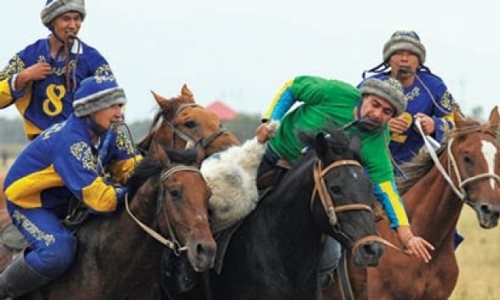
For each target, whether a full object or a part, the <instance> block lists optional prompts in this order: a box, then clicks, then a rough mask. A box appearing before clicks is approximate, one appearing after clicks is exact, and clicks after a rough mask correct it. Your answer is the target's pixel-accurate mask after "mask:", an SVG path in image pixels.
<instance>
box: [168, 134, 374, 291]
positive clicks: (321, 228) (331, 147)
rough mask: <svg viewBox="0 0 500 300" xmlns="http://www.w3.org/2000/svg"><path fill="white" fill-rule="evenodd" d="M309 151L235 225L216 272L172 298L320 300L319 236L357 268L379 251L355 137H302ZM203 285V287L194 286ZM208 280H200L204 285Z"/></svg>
mask: <svg viewBox="0 0 500 300" xmlns="http://www.w3.org/2000/svg"><path fill="white" fill-rule="evenodd" d="M300 137H301V139H302V140H303V141H304V142H305V143H306V144H308V145H311V146H312V150H314V151H309V152H308V153H307V154H306V155H304V157H302V158H301V159H300V160H299V161H298V162H297V163H296V164H295V165H294V166H293V167H292V168H291V169H290V170H289V171H288V172H287V173H286V174H285V175H284V177H283V178H282V180H281V182H280V184H279V185H278V186H276V187H275V189H274V191H273V192H272V193H270V194H269V195H268V196H267V197H265V198H264V199H262V200H261V202H260V203H259V205H258V206H257V208H256V209H255V210H254V211H253V212H252V213H251V214H250V215H249V216H248V217H247V218H246V219H245V220H244V221H243V222H242V223H241V225H240V226H239V228H238V229H237V230H236V232H235V234H234V236H233V237H232V240H231V241H230V243H229V245H228V248H227V250H226V254H225V257H224V261H223V265H222V268H221V271H220V274H217V272H215V271H212V272H210V277H209V278H210V284H209V285H206V284H205V286H203V285H202V284H201V283H200V284H198V286H197V288H195V289H194V290H192V291H191V292H189V293H185V294H181V295H179V296H178V297H177V298H178V299H217V300H225V299H232V300H236V299H238V300H240V299H241V300H245V299H318V297H319V284H318V276H317V272H318V264H319V260H320V257H321V253H322V252H321V251H322V234H328V235H330V236H333V237H335V238H336V239H337V240H339V241H340V242H341V243H342V244H343V246H344V247H346V248H347V249H351V250H352V252H353V255H354V257H355V260H356V262H357V264H358V265H360V266H374V265H377V264H378V260H379V258H380V256H381V255H382V253H383V245H382V243H380V242H379V241H380V240H379V237H378V235H377V231H376V227H375V220H374V215H373V211H372V206H373V204H374V198H373V196H372V187H373V184H372V183H371V181H370V180H369V179H368V178H367V176H366V175H365V173H364V171H363V168H362V167H361V165H360V164H359V163H358V161H359V149H360V143H359V138H357V137H354V138H353V139H352V140H351V141H349V138H348V137H347V136H346V135H345V134H344V132H343V131H342V130H340V129H339V130H336V131H335V132H332V133H331V135H330V137H328V138H326V137H325V136H324V135H323V134H318V135H316V136H314V135H311V134H300ZM200 282H201V281H200ZM205 282H206V281H205Z"/></svg>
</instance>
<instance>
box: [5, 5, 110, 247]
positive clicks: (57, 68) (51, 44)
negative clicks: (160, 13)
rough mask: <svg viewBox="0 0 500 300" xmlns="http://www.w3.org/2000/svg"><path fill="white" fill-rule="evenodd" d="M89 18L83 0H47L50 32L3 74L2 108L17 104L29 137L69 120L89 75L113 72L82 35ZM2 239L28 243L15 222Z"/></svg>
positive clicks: (14, 244)
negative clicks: (77, 89) (81, 28)
mask: <svg viewBox="0 0 500 300" xmlns="http://www.w3.org/2000/svg"><path fill="white" fill-rule="evenodd" d="M85 16H86V10H85V2H84V0H48V1H47V4H46V6H45V8H43V10H42V12H41V19H42V23H43V24H44V25H45V26H46V27H47V28H48V29H49V30H50V32H51V34H50V35H49V36H48V37H47V38H43V39H39V40H37V41H36V42H34V43H33V44H31V45H28V46H27V47H26V48H25V49H23V50H21V51H19V52H18V53H17V54H15V55H14V56H13V57H12V58H11V59H10V61H9V62H8V64H7V66H6V67H5V68H4V70H3V71H1V72H0V109H3V108H6V107H8V106H10V105H12V104H15V105H16V107H17V109H18V111H19V113H20V114H21V116H22V118H23V120H24V132H25V135H26V137H27V139H28V140H30V141H31V140H33V139H34V138H35V137H36V136H37V135H38V134H40V132H42V131H43V130H45V129H46V128H48V127H49V126H51V125H52V124H54V123H57V122H61V121H64V120H66V119H67V118H68V116H69V115H70V114H71V112H72V111H73V106H72V102H73V99H74V91H75V90H76V88H77V87H78V86H79V85H80V82H81V81H82V80H83V79H84V78H86V77H90V76H94V75H96V76H113V73H112V71H111V68H110V66H109V64H108V62H107V61H106V59H105V58H104V57H103V56H102V55H101V54H100V53H99V51H97V50H96V49H95V48H92V47H91V46H89V45H87V44H86V43H83V42H82V41H81V40H80V39H78V38H77V35H78V33H79V31H80V27H81V25H82V21H83V20H84V19H85ZM0 241H1V242H2V243H3V244H4V245H5V246H7V247H8V248H10V249H17V250H20V249H23V248H24V247H25V246H26V243H25V241H24V239H22V237H21V235H20V234H19V232H18V231H17V230H16V229H15V227H14V226H12V224H11V223H9V224H8V225H6V226H5V227H4V228H1V229H0Z"/></svg>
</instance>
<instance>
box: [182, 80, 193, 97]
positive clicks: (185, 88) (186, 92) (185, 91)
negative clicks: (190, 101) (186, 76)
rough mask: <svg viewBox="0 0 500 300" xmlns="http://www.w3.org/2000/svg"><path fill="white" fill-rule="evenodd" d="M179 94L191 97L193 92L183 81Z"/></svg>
mask: <svg viewBox="0 0 500 300" xmlns="http://www.w3.org/2000/svg"><path fill="white" fill-rule="evenodd" d="M181 96H183V97H188V98H193V93H192V92H191V90H190V89H189V88H188V86H187V84H185V83H184V84H183V85H182V88H181Z"/></svg>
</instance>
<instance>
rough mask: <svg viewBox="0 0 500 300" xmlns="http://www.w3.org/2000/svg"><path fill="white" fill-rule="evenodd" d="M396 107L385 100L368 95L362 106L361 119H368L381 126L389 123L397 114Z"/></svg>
mask: <svg viewBox="0 0 500 300" xmlns="http://www.w3.org/2000/svg"><path fill="white" fill-rule="evenodd" d="M395 112H396V110H395V109H394V107H393V106H392V105H391V104H390V103H389V102H387V101H386V100H385V99H384V98H382V97H380V96H377V95H373V94H366V95H365V96H364V98H363V104H362V105H361V111H360V113H361V118H362V119H364V118H367V119H370V120H371V121H375V122H377V123H379V124H385V123H387V122H388V121H389V120H390V119H391V118H392V117H393V116H394V114H395Z"/></svg>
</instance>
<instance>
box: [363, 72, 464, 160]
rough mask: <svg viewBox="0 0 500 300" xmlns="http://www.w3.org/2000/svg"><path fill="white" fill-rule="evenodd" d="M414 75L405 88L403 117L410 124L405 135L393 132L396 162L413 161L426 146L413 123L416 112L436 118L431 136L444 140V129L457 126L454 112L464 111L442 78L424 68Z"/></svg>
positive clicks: (393, 153)
mask: <svg viewBox="0 0 500 300" xmlns="http://www.w3.org/2000/svg"><path fill="white" fill-rule="evenodd" d="M389 76H390V75H389V73H381V74H377V75H374V76H373V77H375V78H378V79H382V80H384V79H386V78H389ZM415 77H416V78H415V81H414V82H413V84H412V85H411V86H409V87H405V88H404V89H403V92H404V94H405V96H406V100H407V101H408V105H407V107H406V111H405V112H404V113H403V114H402V117H403V118H406V119H407V120H408V121H409V123H410V126H409V127H408V129H407V130H406V131H405V132H403V133H402V134H397V133H393V134H391V142H390V144H389V148H390V150H391V154H392V156H393V157H394V160H395V162H396V163H397V164H401V163H404V162H407V161H410V160H411V159H412V158H413V157H414V156H415V155H416V154H418V152H419V151H420V149H421V148H422V146H423V145H424V140H423V138H422V136H421V135H420V133H419V132H418V131H417V129H416V128H415V126H414V125H415V118H414V116H415V114H416V113H419V112H420V113H424V114H426V115H428V116H430V117H431V118H433V119H434V122H435V124H436V129H435V131H434V133H433V134H432V136H433V137H434V138H435V139H436V140H437V141H441V139H442V138H443V137H444V134H445V131H446V130H448V129H450V128H453V127H454V126H455V121H454V120H453V114H452V111H453V110H456V111H457V112H459V113H460V112H461V111H460V106H459V105H458V103H457V102H456V101H455V99H454V98H453V96H452V95H451V93H450V92H449V91H448V88H447V87H446V85H445V84H444V82H443V80H442V79H441V78H439V77H438V76H436V75H434V74H432V73H429V72H423V71H417V73H416V76H415Z"/></svg>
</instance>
